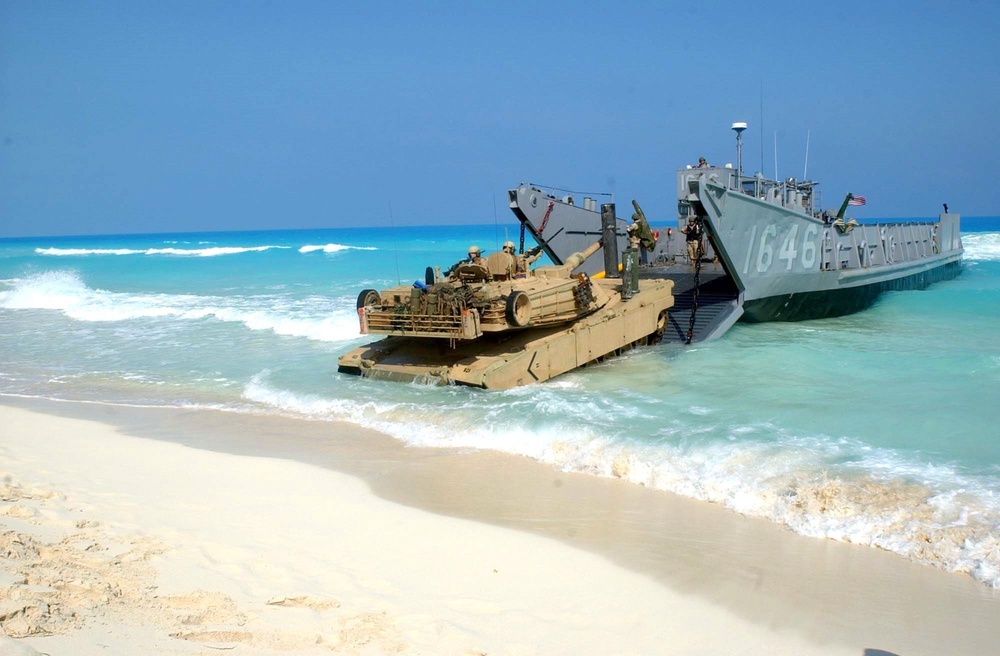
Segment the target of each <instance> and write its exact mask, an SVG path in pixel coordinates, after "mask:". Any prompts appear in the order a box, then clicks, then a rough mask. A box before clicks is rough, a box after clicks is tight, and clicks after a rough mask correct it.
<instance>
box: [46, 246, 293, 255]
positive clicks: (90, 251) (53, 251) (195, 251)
mask: <svg viewBox="0 0 1000 656" xmlns="http://www.w3.org/2000/svg"><path fill="white" fill-rule="evenodd" d="M287 248H291V247H290V246H212V247H209V248H173V247H170V248H146V249H134V248H36V249H35V253H37V254H38V255H54V256H69V255H77V256H79V255H178V256H182V257H216V256H219V255H239V254H240V253H261V252H264V251H268V250H271V249H287Z"/></svg>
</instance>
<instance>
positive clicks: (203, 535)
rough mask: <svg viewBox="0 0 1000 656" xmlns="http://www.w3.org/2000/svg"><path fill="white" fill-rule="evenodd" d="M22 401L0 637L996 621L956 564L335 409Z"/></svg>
mask: <svg viewBox="0 0 1000 656" xmlns="http://www.w3.org/2000/svg"><path fill="white" fill-rule="evenodd" d="M21 405H24V404H23V403H21ZM29 405H30V404H29ZM32 407H33V409H32V410H26V409H23V408H17V407H12V406H0V483H2V485H0V529H2V531H0V554H2V561H0V626H2V628H3V631H4V632H5V633H6V634H7V636H9V637H8V638H3V637H0V654H7V653H10V654H18V653H22V652H21V651H18V650H24V653H29V654H30V653H33V652H32V651H31V650H32V649H34V650H37V651H38V652H41V653H47V654H51V655H52V656H59V655H81V656H87V655H90V654H130V655H131V654H209V653H218V652H219V651H224V652H227V653H233V654H248V655H249V654H253V655H263V654H289V653H291V654H304V655H305V654H330V653H336V654H428V655H430V654H515V655H516V654H602V655H603V654H665V653H669V654H706V653H712V654H714V653H718V654H854V655H860V654H864V653H869V654H879V653H885V652H889V653H898V654H918V653H927V654H934V653H949V654H964V653H968V654H974V653H983V654H986V653H996V652H995V651H994V650H995V649H996V645H997V644H1000V642H998V639H1000V627H998V622H997V619H1000V612H998V611H1000V598H998V595H997V594H996V593H995V592H994V591H991V590H988V589H986V588H985V587H984V586H982V585H980V584H978V583H975V582H974V581H972V580H971V579H969V578H968V577H964V576H958V575H953V574H947V573H944V572H939V571H937V570H933V569H931V568H927V567H921V566H917V565H913V564H912V563H907V562H906V561H903V560H902V559H900V558H898V557H896V556H893V555H890V554H885V553H880V552H876V551H874V550H872V549H865V548H862V547H852V546H848V545H841V544H835V543H828V542H824V541H819V540H811V539H808V538H802V537H799V536H795V535H792V534H790V533H787V532H784V531H782V530H780V529H778V528H776V527H772V526H770V525H767V524H766V523H763V522H756V521H753V520H747V519H746V518H742V517H739V516H737V515H734V514H732V513H729V512H727V511H723V510H721V509H718V508H714V507H711V506H708V505H705V504H699V503H694V502H687V501H686V500H681V499H676V498H674V497H672V496H671V495H667V494H664V493H661V492H655V491H650V490H643V489H641V488H637V487H635V486H631V485H628V484H625V483H622V482H620V481H601V480H598V479H592V478H590V477H586V476H566V475H557V474H555V473H553V472H551V471H549V470H546V468H545V467H543V466H540V465H537V464H536V463H530V462H529V461H526V460H524V459H520V458H513V457H507V456H497V455H496V454H457V453H447V452H437V453H427V452H424V451H421V450H411V449H404V448H402V447H399V446H398V445H395V444H394V443H392V442H390V441H388V440H384V439H381V438H378V436H374V435H371V434H369V435H365V434H360V435H359V431H358V430H357V429H353V428H351V427H346V426H339V425H331V424H325V425H322V426H317V425H315V424H310V423H308V422H296V421H292V420H275V419H268V418H247V417H238V416H233V415H224V414H221V413H210V412H198V413H191V412H188V413H184V412H177V411H153V410H149V411H142V410H135V409H132V410H128V411H119V410H113V409H104V410H102V411H95V410H94V409H93V407H91V408H90V409H89V410H88V409H85V408H84V409H83V411H85V412H89V413H90V415H91V416H94V415H98V416H99V415H100V414H101V413H102V412H103V413H105V414H106V416H105V417H103V418H102V419H103V420H102V421H94V420H91V419H87V420H84V419H80V418H74V417H65V416H58V415H57V414H54V412H60V411H61V409H60V408H57V407H56V406H54V405H50V406H42V409H44V410H46V412H45V413H40V412H38V411H37V407H36V406H32ZM73 411H74V412H76V413H79V412H81V408H80V407H76V408H75V409H74V410H73ZM224 427H227V428H224ZM154 438H156V439H154ZM185 442H186V444H185ZM334 443H335V444H334ZM267 454H272V455H275V456H280V458H279V457H268V455H267ZM335 469H341V470H347V471H351V472H352V474H354V475H349V474H345V473H343V472H342V471H336V470H335ZM554 483H555V484H554ZM386 498H392V499H396V500H397V501H400V502H402V503H396V502H392V501H388V500H386ZM404 504H412V505H404ZM413 506H419V507H413ZM421 508H425V509H429V510H432V511H433V512H428V510H424V509H421ZM463 517H464V518H463ZM470 519H477V520H480V521H471V520H470ZM504 525H506V526H516V527H518V528H520V529H523V530H513V529H511V528H506V527H505V526H504ZM556 537H558V538H560V539H555V538H556ZM866 650H868V651H867V652H866ZM879 650H881V651H879Z"/></svg>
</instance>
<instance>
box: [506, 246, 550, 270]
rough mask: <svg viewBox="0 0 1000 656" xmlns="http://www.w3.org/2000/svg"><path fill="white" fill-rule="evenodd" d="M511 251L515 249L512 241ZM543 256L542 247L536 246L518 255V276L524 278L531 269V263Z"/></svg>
mask: <svg viewBox="0 0 1000 656" xmlns="http://www.w3.org/2000/svg"><path fill="white" fill-rule="evenodd" d="M510 246H511V252H513V250H514V244H513V243H511V245H510ZM541 256H542V247H541V246H535V247H534V248H529V249H528V250H526V251H524V253H522V254H521V255H518V256H517V277H518V278H524V277H526V276H527V275H528V271H529V270H530V269H531V265H532V264H534V263H535V260H537V259H538V258H540V257H541Z"/></svg>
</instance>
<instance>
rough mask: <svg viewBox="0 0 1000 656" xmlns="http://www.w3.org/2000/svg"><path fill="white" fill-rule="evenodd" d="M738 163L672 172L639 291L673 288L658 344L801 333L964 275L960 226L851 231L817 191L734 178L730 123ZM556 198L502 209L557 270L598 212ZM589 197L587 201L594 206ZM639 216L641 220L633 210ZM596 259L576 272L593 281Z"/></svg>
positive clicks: (593, 233)
mask: <svg viewBox="0 0 1000 656" xmlns="http://www.w3.org/2000/svg"><path fill="white" fill-rule="evenodd" d="M733 129H734V131H736V134H737V162H738V165H737V167H736V168H735V169H734V168H732V166H731V165H728V164H727V165H726V166H722V167H720V166H711V165H708V164H707V163H704V164H703V165H701V164H700V165H699V166H687V167H685V168H682V169H680V170H679V171H677V215H676V217H677V218H676V222H671V223H670V224H668V225H666V226H660V227H656V225H655V222H654V230H655V234H656V240H655V247H654V248H652V249H650V252H649V253H648V259H649V262H650V264H649V265H648V266H640V268H639V275H640V277H641V278H643V279H663V278H665V279H669V280H672V281H673V282H674V297H675V302H674V306H673V307H672V308H671V310H670V325H669V327H668V329H667V331H666V333H665V335H664V339H665V340H666V341H672V342H691V341H701V340H705V339H711V338H714V337H719V336H721V335H723V334H724V333H725V332H726V331H727V330H728V329H729V328H730V327H731V326H732V325H733V324H734V323H735V322H736V321H739V320H742V321H798V320H803V319H818V318H823V317H831V316H838V315H843V314H849V313H852V312H856V311H858V310H862V309H864V308H867V307H868V306H870V305H871V304H872V303H874V302H875V299H876V298H877V297H878V295H879V294H880V293H881V292H883V291H887V290H902V289H923V288H924V287H926V286H927V285H929V284H931V283H933V282H936V281H939V280H947V279H949V278H953V277H955V276H956V275H958V273H959V272H960V270H961V263H962V253H963V249H962V239H961V235H960V231H959V227H960V226H959V223H960V217H959V215H958V214H954V213H951V212H948V208H947V205H945V208H944V209H945V211H944V213H942V214H940V215H939V216H938V220H937V221H934V222H923V223H880V224H875V225H871V224H859V223H858V222H856V221H853V220H851V219H846V220H845V212H846V210H847V207H848V206H850V205H852V204H861V203H862V202H863V200H862V199H860V197H855V196H853V194H847V195H846V197H845V199H844V201H843V203H842V205H841V207H840V210H839V211H834V210H830V209H828V210H820V207H821V202H820V193H819V189H818V185H819V182H816V181H814V180H796V179H794V178H788V179H786V180H783V181H778V180H769V179H766V178H764V177H763V175H762V174H761V173H757V174H755V175H754V176H752V177H746V176H744V175H743V174H742V152H741V145H742V132H743V131H744V130H745V129H746V124H745V123H734V124H733ZM560 192H562V193H564V194H565V190H560V189H554V188H544V187H541V186H538V185H533V184H522V185H520V186H518V187H517V188H516V189H511V190H510V191H509V192H508V194H509V200H510V208H511V210H512V211H513V213H514V215H515V216H516V217H517V219H518V221H520V223H521V226H522V228H521V230H522V233H521V234H522V243H523V240H524V236H525V233H528V234H530V235H531V237H532V238H533V239H534V240H535V241H536V242H537V243H538V244H539V245H540V246H541V247H542V248H543V249H544V250H545V253H546V254H547V255H548V256H549V258H550V259H551V260H552V261H553V262H555V263H556V264H560V263H562V262H564V261H565V258H566V257H568V255H569V254H570V253H573V252H575V251H576V250H579V249H580V248H582V247H583V246H585V245H586V244H588V243H590V242H592V241H593V240H594V239H595V238H597V237H599V236H601V234H602V227H601V226H602V223H601V210H603V211H604V212H605V213H608V212H610V213H611V214H612V215H613V214H614V211H615V207H614V204H613V203H607V204H604V205H602V206H601V208H600V210H599V208H598V205H597V202H596V200H594V199H593V198H590V197H585V198H583V204H582V205H577V204H576V203H575V201H574V198H573V197H572V196H571V195H568V194H565V195H562V196H560V195H558V194H559V193H560ZM595 195H596V194H595ZM637 210H638V208H637ZM691 220H693V222H694V223H695V224H697V225H699V226H701V227H702V229H703V232H704V237H705V242H704V244H703V249H702V253H703V254H702V255H701V256H700V257H696V258H693V259H692V258H691V257H689V255H688V250H687V248H686V245H685V241H686V239H685V235H684V234H683V233H682V232H681V230H682V229H683V228H684V227H685V226H686V225H688V223H689V222H690V221H691ZM627 224H628V222H627V221H625V220H623V219H617V218H616V227H615V230H614V231H613V232H614V234H615V235H617V238H615V237H611V236H609V235H607V234H606V233H605V236H606V238H605V243H609V244H610V243H612V241H615V240H616V241H617V244H616V250H621V249H622V248H623V247H624V245H625V244H626V241H627V239H628V235H627V229H626V227H627ZM599 262H600V258H592V259H590V260H588V261H587V262H586V263H584V264H583V265H582V266H581V267H580V268H579V269H578V271H581V272H586V273H591V274H594V273H596V272H597V271H598V269H599V267H600V265H599Z"/></svg>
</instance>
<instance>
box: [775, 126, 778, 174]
mask: <svg viewBox="0 0 1000 656" xmlns="http://www.w3.org/2000/svg"><path fill="white" fill-rule="evenodd" d="M774 181H775V182H778V131H777V130H775V131H774Z"/></svg>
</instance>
